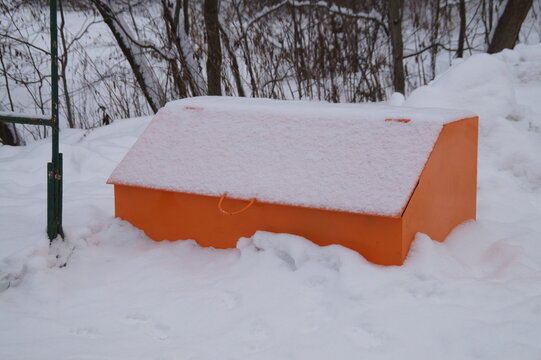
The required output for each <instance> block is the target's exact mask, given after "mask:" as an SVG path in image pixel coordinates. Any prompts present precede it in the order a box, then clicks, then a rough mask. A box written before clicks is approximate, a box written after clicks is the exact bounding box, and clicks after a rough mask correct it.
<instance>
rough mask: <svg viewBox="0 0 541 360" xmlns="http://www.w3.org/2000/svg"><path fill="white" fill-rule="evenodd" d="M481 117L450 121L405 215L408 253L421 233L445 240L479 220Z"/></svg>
mask: <svg viewBox="0 0 541 360" xmlns="http://www.w3.org/2000/svg"><path fill="white" fill-rule="evenodd" d="M477 127H478V119H477V117H475V118H469V119H465V120H460V121H456V122H453V123H450V124H447V125H445V126H444V127H443V130H442V131H441V133H440V136H439V138H438V140H437V142H436V145H435V146H434V149H433V150H432V153H431V154H430V158H429V159H428V161H427V164H426V165H425V168H424V170H423V172H422V173H421V177H420V179H419V185H418V186H417V188H416V189H415V192H414V193H413V195H412V197H411V199H410V202H409V203H408V206H407V208H406V211H405V212H404V215H403V226H404V233H403V246H404V252H403V253H404V255H406V254H407V253H408V250H409V247H410V244H411V242H412V240H413V238H414V236H415V234H416V233H417V232H422V233H425V234H427V235H428V236H430V237H431V238H432V239H434V240H437V241H443V240H445V238H446V237H447V235H448V234H449V232H450V231H451V230H452V229H453V228H454V227H455V226H457V225H458V224H460V223H462V222H464V221H466V220H470V219H475V214H476V197H477Z"/></svg>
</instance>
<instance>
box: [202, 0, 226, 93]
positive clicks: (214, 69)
mask: <svg viewBox="0 0 541 360" xmlns="http://www.w3.org/2000/svg"><path fill="white" fill-rule="evenodd" d="M219 7H220V5H219V1H218V0H205V3H204V5H203V11H204V17H205V28H206V31H207V84H208V94H209V95H222V46H221V43H220V24H219V22H218V12H219Z"/></svg>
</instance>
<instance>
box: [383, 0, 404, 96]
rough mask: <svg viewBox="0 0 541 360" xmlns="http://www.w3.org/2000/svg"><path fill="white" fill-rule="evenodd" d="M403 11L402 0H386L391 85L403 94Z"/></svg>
mask: <svg viewBox="0 0 541 360" xmlns="http://www.w3.org/2000/svg"><path fill="white" fill-rule="evenodd" d="M403 11H404V0H389V1H388V2H387V19H388V22H389V33H390V37H391V49H392V54H393V87H394V90H395V91H397V92H400V93H402V94H404V92H405V87H406V85H405V75H404V62H403V60H402V59H403V53H404V44H403V40H402V14H403Z"/></svg>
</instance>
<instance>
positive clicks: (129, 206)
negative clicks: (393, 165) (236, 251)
mask: <svg viewBox="0 0 541 360" xmlns="http://www.w3.org/2000/svg"><path fill="white" fill-rule="evenodd" d="M477 129H478V119H477V117H470V118H466V119H462V120H458V121H454V122H450V123H447V124H445V125H443V129H442V131H441V132H440V134H439V137H438V138H437V141H436V143H435V145H434V148H433V150H432V152H431V153H430V156H429V158H428V161H427V162H426V164H425V167H424V169H423V170H422V172H421V174H420V177H419V179H418V182H417V186H416V187H415V189H414V191H413V192H412V194H411V196H410V198H409V201H408V202H407V204H406V205H405V207H404V209H403V211H402V213H400V214H398V215H396V216H379V215H369V214H362V213H353V212H347V211H337V210H325V209H318V208H310V207H302V206H293V205H284V204H277V203H269V202H261V201H255V203H253V204H252V205H251V206H249V207H248V208H247V209H246V210H245V211H242V212H241V213H239V214H236V215H228V214H226V213H225V212H227V211H228V212H236V211H239V210H242V209H243V208H245V207H246V206H247V205H248V204H249V201H248V200H240V199H232V198H225V200H224V199H222V200H223V203H222V204H220V206H219V202H220V197H219V196H207V195H198V194H193V193H186V192H179V191H167V190H159V189H151V188H145V187H140V186H133V185H123V184H118V183H116V184H115V214H116V216H117V217H119V218H121V219H124V220H127V221H129V222H130V223H132V224H133V225H134V226H136V227H138V228H140V229H143V230H144V231H145V233H146V234H147V235H148V236H149V237H150V238H152V239H154V240H157V241H160V240H176V239H194V240H196V241H197V242H198V243H199V244H200V245H202V246H212V247H215V248H233V247H235V246H236V243H237V240H238V239H239V238H240V237H250V236H252V235H253V234H254V233H255V232H256V231H258V230H264V231H270V232H276V233H291V234H295V235H300V236H303V237H305V238H307V239H309V240H311V241H313V242H315V243H316V244H319V245H330V244H340V245H343V246H345V247H348V248H350V249H353V250H356V251H358V252H359V253H360V254H362V255H363V256H364V257H365V258H366V259H368V260H369V261H371V262H374V263H377V264H382V265H401V264H403V262H404V260H405V258H406V256H407V254H408V250H409V248H410V245H411V243H412V241H413V239H414V237H415V234H416V233H418V232H422V233H425V234H427V235H428V236H430V237H431V238H432V239H434V240H437V241H443V240H444V239H445V238H446V236H447V235H448V234H449V232H450V231H451V230H452V229H453V228H454V227H455V226H456V225H458V224H460V223H462V222H464V221H467V220H471V219H475V217H476V188H477ZM220 207H221V208H222V209H224V210H225V212H224V211H220V209H219V208H220Z"/></svg>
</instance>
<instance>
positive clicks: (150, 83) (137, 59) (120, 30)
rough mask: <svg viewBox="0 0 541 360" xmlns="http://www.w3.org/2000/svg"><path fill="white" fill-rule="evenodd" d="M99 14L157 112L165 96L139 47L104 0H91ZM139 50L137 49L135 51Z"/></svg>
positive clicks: (163, 102)
mask: <svg viewBox="0 0 541 360" xmlns="http://www.w3.org/2000/svg"><path fill="white" fill-rule="evenodd" d="M91 1H92V2H93V3H94V5H95V6H96V8H97V9H98V11H99V12H100V14H101V16H102V17H103V21H105V23H106V24H107V26H108V27H109V29H110V30H111V32H112V33H113V36H114V37H115V39H116V41H117V43H118V46H119V47H120V49H121V50H122V53H123V54H124V56H125V57H126V60H128V63H129V64H130V67H131V69H132V71H133V74H134V75H135V79H136V80H137V83H138V84H139V87H140V88H141V91H142V92H143V95H144V96H145V98H146V100H147V102H148V105H149V106H150V108H151V109H152V111H154V112H157V111H158V109H160V108H161V107H162V106H163V105H164V104H165V96H162V92H161V91H160V84H159V82H158V81H157V79H155V77H154V73H153V72H152V70H151V69H150V66H149V64H148V63H147V61H146V59H145V58H144V56H143V55H142V54H141V51H140V49H137V48H136V47H135V46H136V45H135V44H134V43H133V42H132V41H131V40H130V36H131V35H130V36H128V35H127V34H126V32H127V31H128V28H127V26H126V25H125V24H123V23H122V21H121V20H120V19H119V18H117V15H116V14H115V13H114V11H113V10H112V9H111V7H110V6H109V4H108V2H106V1H104V0H91ZM137 50H139V51H137Z"/></svg>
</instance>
